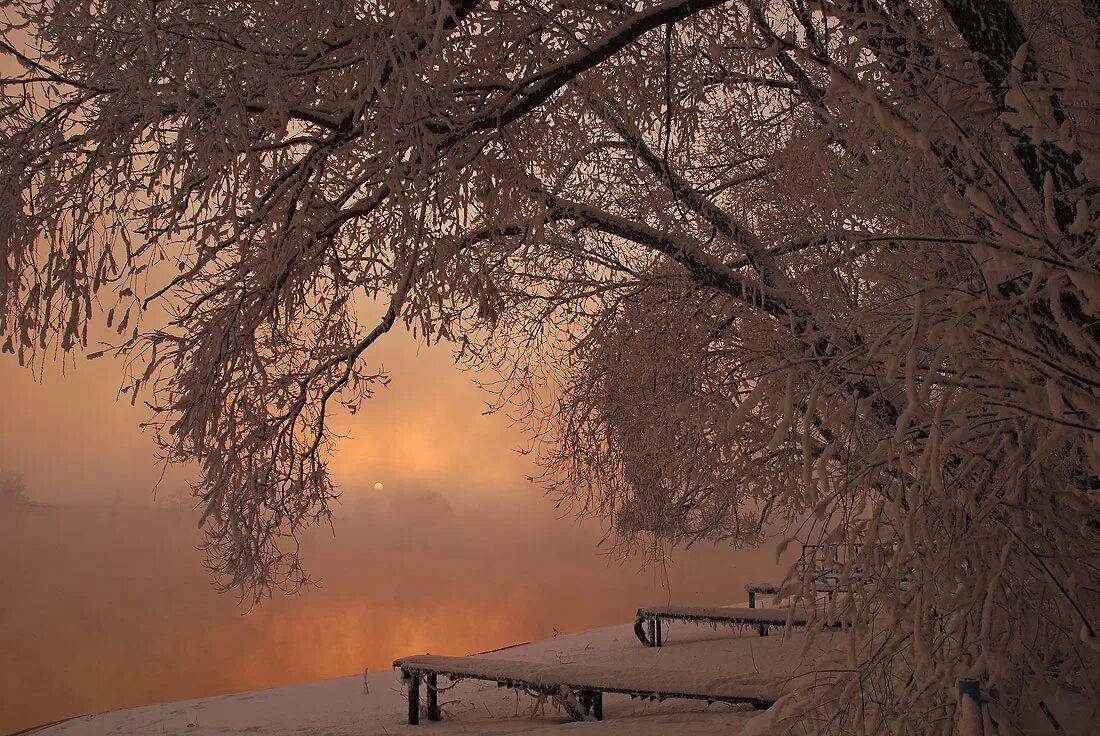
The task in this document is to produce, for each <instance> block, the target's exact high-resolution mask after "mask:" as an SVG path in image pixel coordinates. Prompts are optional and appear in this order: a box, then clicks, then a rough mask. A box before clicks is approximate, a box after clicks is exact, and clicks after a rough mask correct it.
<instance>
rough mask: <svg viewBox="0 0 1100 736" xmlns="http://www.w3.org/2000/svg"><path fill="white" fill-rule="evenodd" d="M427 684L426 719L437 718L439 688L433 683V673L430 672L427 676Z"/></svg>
mask: <svg viewBox="0 0 1100 736" xmlns="http://www.w3.org/2000/svg"><path fill="white" fill-rule="evenodd" d="M427 680H428V681H427V685H428V720H429V721H438V720H439V690H438V689H437V688H436V684H435V673H434V672H433V673H431V674H430V675H428V677H427Z"/></svg>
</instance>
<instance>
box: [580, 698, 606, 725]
mask: <svg viewBox="0 0 1100 736" xmlns="http://www.w3.org/2000/svg"><path fill="white" fill-rule="evenodd" d="M577 702H579V703H580V704H581V710H583V711H584V715H586V716H588V715H590V716H592V717H593V718H595V719H596V720H597V721H602V720H603V692H601V691H599V690H581V691H580V692H578V693H577Z"/></svg>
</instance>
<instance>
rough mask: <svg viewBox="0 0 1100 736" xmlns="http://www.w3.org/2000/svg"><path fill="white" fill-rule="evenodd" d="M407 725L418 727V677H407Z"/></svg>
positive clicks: (412, 675) (414, 675) (413, 675)
mask: <svg viewBox="0 0 1100 736" xmlns="http://www.w3.org/2000/svg"><path fill="white" fill-rule="evenodd" d="M409 725H410V726H419V725H420V675H416V674H410V675H409Z"/></svg>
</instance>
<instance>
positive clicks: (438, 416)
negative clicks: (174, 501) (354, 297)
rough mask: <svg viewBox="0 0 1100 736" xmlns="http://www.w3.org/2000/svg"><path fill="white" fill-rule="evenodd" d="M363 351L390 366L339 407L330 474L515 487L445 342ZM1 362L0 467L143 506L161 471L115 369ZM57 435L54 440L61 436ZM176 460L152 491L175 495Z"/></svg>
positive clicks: (141, 412)
mask: <svg viewBox="0 0 1100 736" xmlns="http://www.w3.org/2000/svg"><path fill="white" fill-rule="evenodd" d="M375 347H376V348H377V349H372V352H371V353H370V354H369V355H368V356H367V360H368V361H370V362H371V363H372V364H375V365H383V366H385V368H386V369H387V370H388V371H389V372H390V373H391V375H392V379H393V380H392V383H391V385H390V387H389V388H388V389H384V390H382V391H380V392H378V393H377V394H376V395H375V396H374V398H372V399H370V400H369V401H368V402H366V404H365V405H364V407H363V408H362V410H361V411H360V412H359V413H358V414H357V415H355V416H342V417H340V418H339V419H338V420H337V421H336V422H335V426H336V427H337V430H338V431H339V432H340V433H341V434H344V435H346V436H347V439H344V440H341V441H339V444H338V452H337V454H336V455H335V456H334V457H333V459H332V466H331V467H332V470H333V474H334V477H335V479H336V481H337V483H338V484H339V485H340V486H341V488H342V489H344V490H346V491H347V492H348V493H361V492H364V491H365V490H366V489H368V488H369V487H371V486H373V484H374V483H375V482H376V481H382V482H383V483H385V491H384V492H385V493H398V492H400V490H401V488H402V487H403V486H408V485H410V484H414V485H431V486H440V487H445V488H461V489H462V493H464V494H466V495H467V496H470V497H471V498H473V497H480V496H481V495H482V494H486V493H494V492H499V491H500V490H501V489H503V488H505V487H510V486H514V485H517V484H521V485H523V486H527V485H528V484H527V483H526V482H525V481H524V478H525V477H526V475H528V474H529V473H530V472H531V469H532V468H531V465H530V464H529V463H528V462H527V460H526V459H525V458H524V457H523V456H521V455H519V454H518V453H516V452H515V450H516V449H517V448H519V447H520V446H521V445H522V444H523V441H522V437H521V436H520V434H519V432H518V430H516V429H515V428H514V427H512V426H510V422H509V420H508V418H507V417H506V416H503V415H493V416H483V411H484V410H485V399H486V396H485V395H484V394H483V393H482V392H481V391H480V389H478V388H477V387H476V386H475V385H474V384H473V382H472V377H471V375H470V374H469V373H467V372H463V371H461V370H459V369H458V368H457V367H455V366H454V365H453V353H452V352H451V350H450V349H449V348H448V346H446V345H443V346H433V347H431V348H418V346H417V345H416V343H415V342H414V341H413V340H412V339H411V338H410V337H409V336H408V335H407V334H406V333H404V332H398V331H397V330H396V329H395V331H394V332H393V333H391V334H389V335H387V336H385V337H384V338H383V340H382V341H380V342H379V343H378V344H377V345H376V346H375ZM3 358H4V359H3V360H0V402H2V403H3V405H4V418H3V421H2V422H0V471H8V472H14V473H17V474H19V475H20V476H22V478H23V479H24V481H25V482H26V484H27V487H28V491H29V494H30V495H31V496H32V497H35V498H38V499H41V500H49V501H65V502H94V501H105V500H106V501H115V500H118V501H124V502H126V503H141V504H144V503H148V502H150V501H151V500H152V497H151V493H152V489H153V487H154V486H155V485H156V482H157V479H158V478H159V475H160V469H159V466H158V464H157V462H156V460H155V457H154V452H155V448H154V446H153V443H152V441H151V439H150V438H149V437H148V436H145V435H142V433H141V430H140V428H139V425H140V423H141V422H142V421H144V420H146V419H148V412H147V410H146V409H144V407H141V406H140V405H139V406H137V407H133V406H130V405H129V401H128V399H127V398H126V397H123V400H122V401H116V394H117V389H118V386H119V384H120V376H121V369H120V365H119V363H118V362H117V361H114V360H112V359H110V358H108V357H104V358H101V359H99V360H94V361H88V360H86V359H85V358H83V357H82V356H77V357H76V358H75V359H70V360H69V361H68V365H67V366H66V368H65V375H62V374H61V366H60V365H57V364H54V365H49V366H48V367H47V373H46V375H45V377H44V380H43V381H35V380H34V378H33V377H32V375H31V372H30V371H29V370H27V369H25V368H20V367H19V366H18V365H17V363H16V361H15V360H14V359H13V358H12V356H10V355H5V356H3ZM62 441H63V444H62ZM186 478H187V473H186V470H185V469H182V468H176V469H174V470H173V471H171V472H170V473H169V475H168V476H167V479H166V481H165V482H164V483H163V484H162V492H164V493H165V494H167V495H179V494H180V493H182V492H183V491H182V489H183V488H185V486H186Z"/></svg>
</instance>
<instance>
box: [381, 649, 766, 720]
mask: <svg viewBox="0 0 1100 736" xmlns="http://www.w3.org/2000/svg"><path fill="white" fill-rule="evenodd" d="M393 666H394V667H395V668H399V669H400V670H401V676H402V678H403V679H404V680H406V681H407V682H408V686H409V723H410V724H412V725H417V724H419V722H420V682H421V680H423V681H424V682H425V684H426V686H427V716H428V720H430V721H438V720H439V719H440V712H439V696H438V690H437V685H436V678H437V677H438V676H439V675H442V676H444V677H447V678H449V679H451V680H462V679H474V680H489V681H495V682H496V683H497V684H498V685H500V686H501V687H512V688H524V689H526V690H529V691H532V692H536V693H540V694H543V695H548V696H552V697H554V698H555V699H556V700H557V701H558V702H559V703H561V704H562V705H563V706H564V707H565V709H566V710H567V711H568V712H569V714H570V715H571V716H573V718H574V719H576V720H586V719H595V720H602V719H603V694H604V693H619V694H623V695H629V696H631V697H636V698H647V699H656V700H667V699H673V698H677V699H687V700H705V701H707V702H712V703H743V704H748V705H751V706H753V707H754V708H758V709H760V708H768V707H770V706H771V705H772V704H773V703H775V701H776V700H777V699H778V697H779V696H780V695H781V694H782V693H781V692H780V687H779V686H778V685H776V684H775V683H774V682H773V681H771V680H769V679H767V678H765V677H762V676H760V675H741V676H737V677H726V676H722V675H715V674H713V673H711V674H707V673H705V672H692V671H673V670H658V669H655V668H653V667H652V666H649V665H646V666H639V667H625V666H624V667H607V666H598V665H584V664H540V663H536V662H517V661H512V660H507V659H496V658H490V657H438V656H431V655H423V656H417V657H403V658H401V659H397V660H395V661H394V663H393Z"/></svg>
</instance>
